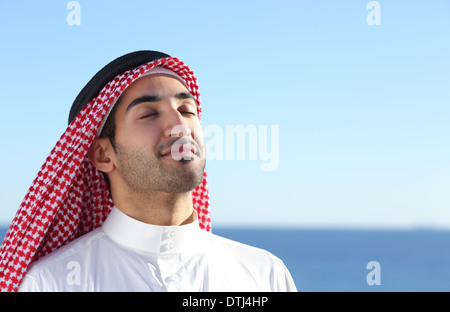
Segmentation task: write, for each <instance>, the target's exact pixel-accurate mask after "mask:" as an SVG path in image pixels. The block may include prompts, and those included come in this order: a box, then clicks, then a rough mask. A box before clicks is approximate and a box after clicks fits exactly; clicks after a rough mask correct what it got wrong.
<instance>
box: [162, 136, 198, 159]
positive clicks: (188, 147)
mask: <svg viewBox="0 0 450 312" xmlns="http://www.w3.org/2000/svg"><path fill="white" fill-rule="evenodd" d="M160 155H161V157H169V156H170V157H172V158H173V159H174V160H181V159H188V160H190V159H196V158H200V156H201V155H200V149H199V147H198V144H197V142H195V141H194V140H189V139H187V138H186V139H185V138H182V139H179V140H177V141H175V142H173V143H171V144H170V146H168V147H166V148H165V149H163V151H162V152H161V153H160Z"/></svg>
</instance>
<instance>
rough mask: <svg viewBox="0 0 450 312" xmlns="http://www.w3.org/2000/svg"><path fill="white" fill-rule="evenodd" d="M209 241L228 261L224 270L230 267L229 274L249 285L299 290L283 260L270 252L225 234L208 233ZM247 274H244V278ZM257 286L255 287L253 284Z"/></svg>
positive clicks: (223, 260) (257, 287) (219, 254)
mask: <svg viewBox="0 0 450 312" xmlns="http://www.w3.org/2000/svg"><path fill="white" fill-rule="evenodd" d="M205 236H207V239H208V240H209V242H210V246H209V248H210V250H212V251H214V254H215V256H214V257H216V258H220V259H217V260H218V263H222V264H223V263H226V266H222V270H224V271H227V272H228V270H229V272H228V273H229V275H230V276H233V278H234V279H236V278H238V276H240V277H241V278H240V279H239V278H238V279H239V280H240V282H241V283H242V284H245V283H246V282H247V281H249V280H251V281H252V282H253V284H254V285H252V283H250V284H246V288H247V289H258V290H264V291H297V289H296V286H295V284H294V281H293V279H292V276H291V274H290V273H289V270H288V269H287V268H286V266H285V265H284V263H283V261H282V260H281V259H280V258H278V257H277V256H275V255H274V254H272V253H271V252H269V251H267V250H265V249H262V248H258V247H254V246H250V245H247V244H243V243H240V242H237V241H234V240H231V239H228V238H225V237H222V236H218V235H215V234H211V233H207V234H205ZM243 277H244V278H243ZM253 286H254V288H252V287H253Z"/></svg>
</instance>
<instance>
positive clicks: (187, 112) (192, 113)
mask: <svg viewBox="0 0 450 312" xmlns="http://www.w3.org/2000/svg"><path fill="white" fill-rule="evenodd" d="M181 114H188V115H192V116H197V114H196V113H194V112H189V111H186V112H181Z"/></svg>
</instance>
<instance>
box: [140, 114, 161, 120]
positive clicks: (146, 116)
mask: <svg viewBox="0 0 450 312" xmlns="http://www.w3.org/2000/svg"><path fill="white" fill-rule="evenodd" d="M156 115H158V114H157V113H151V114H147V115H144V116H142V117H140V118H139V119H145V118H149V117H153V116H156Z"/></svg>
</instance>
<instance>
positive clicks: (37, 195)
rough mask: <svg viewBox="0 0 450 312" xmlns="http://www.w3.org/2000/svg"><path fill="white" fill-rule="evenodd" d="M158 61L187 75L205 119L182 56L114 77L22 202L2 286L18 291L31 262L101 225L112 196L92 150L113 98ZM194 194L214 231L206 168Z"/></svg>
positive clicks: (2, 257) (6, 249)
mask: <svg viewBox="0 0 450 312" xmlns="http://www.w3.org/2000/svg"><path fill="white" fill-rule="evenodd" d="M156 66H163V67H166V68H168V69H170V70H172V71H174V72H175V73H176V74H178V75H179V76H180V77H181V78H183V80H184V81H185V82H186V85H187V87H188V89H189V92H191V94H192V95H193V96H194V97H195V98H196V99H197V101H198V115H199V118H200V121H201V107H200V93H199V88H198V84H197V79H196V77H195V75H194V73H193V71H192V70H191V69H189V67H187V65H185V64H184V63H183V62H182V61H180V60H179V59H178V58H175V57H167V58H163V59H159V60H156V61H153V62H149V63H146V64H143V65H141V66H138V67H136V68H134V69H132V70H128V71H126V72H124V73H123V74H121V75H118V76H117V77H115V78H114V79H113V80H112V81H110V82H109V83H108V84H107V85H106V86H105V87H104V88H103V90H102V91H101V92H100V93H99V94H98V96H97V97H96V98H94V99H93V100H91V101H90V102H89V103H88V104H87V105H86V107H84V108H83V110H82V111H81V112H80V113H79V114H78V115H77V116H76V118H75V119H74V120H73V121H72V123H71V124H70V125H69V127H68V128H67V130H66V131H65V132H64V134H63V135H62V136H61V138H60V140H59V141H58V142H57V143H56V146H55V147H54V148H53V150H52V151H51V153H50V156H49V157H48V158H47V160H46V161H45V163H44V164H43V166H42V167H41V169H40V171H39V173H38V174H37V177H36V178H35V179H34V181H33V183H32V185H31V187H30V189H29V190H28V193H27V194H26V196H25V198H24V200H23V202H22V203H21V205H20V208H19V210H18V212H17V213H16V216H15V218H14V219H13V221H12V224H11V226H10V228H9V230H8V232H7V234H6V236H5V239H4V240H3V243H2V245H1V247H0V289H1V290H2V291H17V289H18V287H19V284H20V282H21V280H22V278H23V276H24V275H25V273H26V271H27V269H28V267H29V265H30V264H31V262H33V261H35V260H37V259H38V258H40V257H42V256H45V255H47V254H49V253H51V252H52V251H54V250H55V249H58V248H60V247H61V246H63V245H65V244H67V243H68V242H70V241H72V240H74V239H75V238H77V237H79V236H81V235H83V234H86V233H88V232H90V231H92V230H93V229H95V228H97V227H99V226H101V225H102V223H103V221H104V220H105V219H106V217H107V216H108V214H109V212H110V210H111V209H112V207H113V202H112V201H111V199H110V194H109V190H108V186H107V184H106V182H105V180H104V178H103V175H102V174H101V173H100V172H99V171H98V170H97V169H96V168H95V167H94V166H93V165H92V164H91V162H90V161H89V159H88V158H87V152H88V150H89V147H90V145H91V143H92V141H93V139H94V137H95V136H96V134H97V130H98V129H99V126H100V124H101V123H102V121H103V119H104V118H105V115H106V112H107V111H108V108H109V107H110V105H111V103H113V101H114V99H116V98H117V97H118V96H119V95H120V94H121V93H122V92H123V91H124V90H125V89H126V88H127V87H128V86H129V85H130V84H131V83H132V82H133V81H135V80H136V79H138V78H139V77H141V75H142V74H144V73H145V72H147V71H148V70H150V69H152V68H154V67H156ZM192 194H193V204H194V208H195V210H196V211H197V214H198V218H199V223H200V227H201V228H202V229H204V230H206V231H210V230H211V218H210V211H209V194H208V182H207V176H206V170H205V172H204V174H203V180H202V182H201V183H200V185H199V186H197V187H196V188H195V189H194V190H193V192H192Z"/></svg>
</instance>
